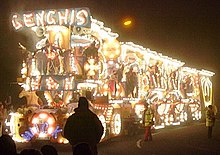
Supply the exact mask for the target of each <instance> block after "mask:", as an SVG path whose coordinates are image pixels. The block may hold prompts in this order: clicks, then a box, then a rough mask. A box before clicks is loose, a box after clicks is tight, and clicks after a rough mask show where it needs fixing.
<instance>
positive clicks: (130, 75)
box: [126, 67, 138, 98]
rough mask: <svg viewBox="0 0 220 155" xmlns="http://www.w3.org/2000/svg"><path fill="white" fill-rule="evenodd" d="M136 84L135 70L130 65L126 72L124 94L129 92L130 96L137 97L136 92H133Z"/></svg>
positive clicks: (127, 94)
mask: <svg viewBox="0 0 220 155" xmlns="http://www.w3.org/2000/svg"><path fill="white" fill-rule="evenodd" d="M137 85H138V79H137V75H136V73H135V72H133V67H130V69H129V71H128V72H127V73H126V96H127V97H128V96H129V95H130V94H131V95H132V97H133V98H134V97H137V93H134V89H135V87H137Z"/></svg>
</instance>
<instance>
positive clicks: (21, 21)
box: [12, 8, 91, 30]
mask: <svg viewBox="0 0 220 155" xmlns="http://www.w3.org/2000/svg"><path fill="white" fill-rule="evenodd" d="M90 20H91V19H90V12H89V9H87V8H77V9H65V10H64V9H62V10H45V11H43V10H42V11H35V12H31V13H24V14H23V15H19V14H17V13H15V14H14V15H12V25H13V27H14V28H15V29H16V30H19V29H21V28H22V27H24V26H26V27H28V28H29V27H34V26H46V25H64V26H68V25H70V26H79V27H90V26H91V21H90Z"/></svg>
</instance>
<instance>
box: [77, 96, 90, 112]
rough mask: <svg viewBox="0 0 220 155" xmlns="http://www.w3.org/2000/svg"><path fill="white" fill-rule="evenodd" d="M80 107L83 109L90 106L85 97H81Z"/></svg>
mask: <svg viewBox="0 0 220 155" xmlns="http://www.w3.org/2000/svg"><path fill="white" fill-rule="evenodd" d="M78 107H79V108H82V109H88V108H89V102H88V100H87V99H86V98H85V97H79V102H78Z"/></svg>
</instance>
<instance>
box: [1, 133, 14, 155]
mask: <svg viewBox="0 0 220 155" xmlns="http://www.w3.org/2000/svg"><path fill="white" fill-rule="evenodd" d="M0 155H17V149H16V145H15V142H14V140H13V139H12V138H11V136H9V135H6V134H3V135H2V136H1V137H0Z"/></svg>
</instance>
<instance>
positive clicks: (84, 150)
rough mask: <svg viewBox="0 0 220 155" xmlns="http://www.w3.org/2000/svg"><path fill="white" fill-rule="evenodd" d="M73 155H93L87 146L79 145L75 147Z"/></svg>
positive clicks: (84, 144)
mask: <svg viewBox="0 0 220 155" xmlns="http://www.w3.org/2000/svg"><path fill="white" fill-rule="evenodd" d="M73 155H93V153H92V150H91V148H90V146H89V144H87V143H79V144H76V145H75V147H74V149H73Z"/></svg>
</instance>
